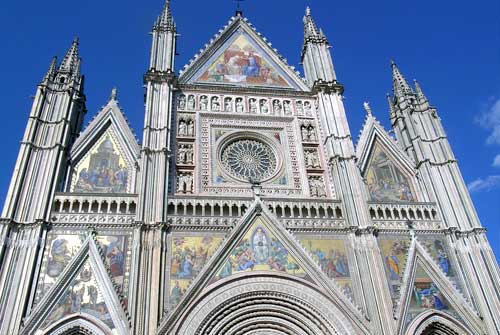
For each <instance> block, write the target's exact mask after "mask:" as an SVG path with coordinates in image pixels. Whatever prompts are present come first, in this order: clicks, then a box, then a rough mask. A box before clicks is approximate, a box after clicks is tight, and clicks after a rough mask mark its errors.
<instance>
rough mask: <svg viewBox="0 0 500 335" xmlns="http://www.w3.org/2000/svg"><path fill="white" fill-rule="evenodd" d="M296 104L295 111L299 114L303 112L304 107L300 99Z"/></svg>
mask: <svg viewBox="0 0 500 335" xmlns="http://www.w3.org/2000/svg"><path fill="white" fill-rule="evenodd" d="M296 104H297V113H298V114H299V115H302V114H304V107H303V105H302V101H297V102H296Z"/></svg>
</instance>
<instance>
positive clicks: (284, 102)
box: [283, 100, 292, 115]
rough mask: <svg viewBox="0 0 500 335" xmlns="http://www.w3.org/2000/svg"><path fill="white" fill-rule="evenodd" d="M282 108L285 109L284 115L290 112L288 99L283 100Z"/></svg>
mask: <svg viewBox="0 0 500 335" xmlns="http://www.w3.org/2000/svg"><path fill="white" fill-rule="evenodd" d="M283 108H284V109H285V115H291V114H292V108H291V106H290V101H288V100H285V101H283Z"/></svg>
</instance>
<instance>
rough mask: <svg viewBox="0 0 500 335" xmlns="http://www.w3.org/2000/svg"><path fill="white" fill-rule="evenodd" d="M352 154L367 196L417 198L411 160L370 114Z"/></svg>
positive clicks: (397, 198) (396, 198) (382, 198)
mask: <svg viewBox="0 0 500 335" xmlns="http://www.w3.org/2000/svg"><path fill="white" fill-rule="evenodd" d="M356 156H357V158H358V165H359V168H360V170H361V171H362V174H363V177H364V180H365V183H366V185H367V188H368V192H369V195H370V200H372V201H390V202H408V201H409V202H413V201H417V199H418V192H417V185H416V182H415V178H414V177H415V168H414V163H413V162H412V161H411V159H410V158H409V157H408V156H407V155H406V154H405V153H404V152H403V151H402V150H401V149H400V148H399V147H398V146H397V144H396V143H395V140H394V139H393V138H392V137H390V136H389V134H388V133H387V132H386V131H385V130H384V129H383V127H382V126H381V125H380V124H379V123H378V121H377V120H376V119H375V117H374V116H373V115H371V114H368V116H367V118H366V120H365V124H364V126H363V129H362V131H361V134H360V138H359V141H358V145H357V147H356Z"/></svg>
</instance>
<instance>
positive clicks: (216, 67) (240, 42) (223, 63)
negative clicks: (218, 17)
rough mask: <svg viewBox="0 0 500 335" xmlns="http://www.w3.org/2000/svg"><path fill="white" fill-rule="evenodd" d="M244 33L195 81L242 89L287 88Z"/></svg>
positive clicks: (279, 75) (286, 83) (287, 84)
mask: <svg viewBox="0 0 500 335" xmlns="http://www.w3.org/2000/svg"><path fill="white" fill-rule="evenodd" d="M259 49H260V48H257V47H256V46H255V45H254V44H253V43H252V42H250V40H249V39H248V38H247V37H246V36H245V35H243V34H241V35H239V36H238V37H237V38H236V39H234V40H233V41H232V42H231V44H230V45H229V46H228V47H227V48H226V49H225V50H224V51H223V52H222V54H221V55H220V56H219V57H218V58H217V59H216V60H215V61H214V62H213V64H211V65H209V67H208V69H207V70H206V71H205V72H204V73H203V74H202V75H201V76H200V77H199V78H198V79H197V81H198V82H208V83H226V84H236V85H244V86H267V87H285V88H288V87H290V84H289V83H288V82H287V81H286V80H285V79H284V78H283V76H282V75H281V74H280V71H278V70H277V69H276V68H275V67H274V66H272V65H271V63H272V62H270V61H269V60H268V59H266V57H265V55H264V53H263V52H262V51H261V50H259Z"/></svg>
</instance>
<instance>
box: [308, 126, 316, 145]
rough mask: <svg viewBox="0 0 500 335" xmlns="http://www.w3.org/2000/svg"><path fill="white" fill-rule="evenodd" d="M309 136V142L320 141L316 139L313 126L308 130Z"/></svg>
mask: <svg viewBox="0 0 500 335" xmlns="http://www.w3.org/2000/svg"><path fill="white" fill-rule="evenodd" d="M307 134H308V138H309V142H316V141H317V140H318V138H317V137H316V130H315V129H314V127H313V126H309V128H308V129H307Z"/></svg>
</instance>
